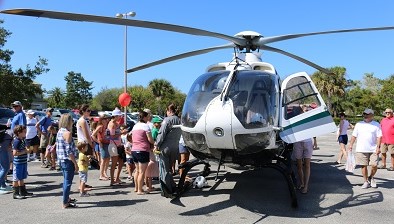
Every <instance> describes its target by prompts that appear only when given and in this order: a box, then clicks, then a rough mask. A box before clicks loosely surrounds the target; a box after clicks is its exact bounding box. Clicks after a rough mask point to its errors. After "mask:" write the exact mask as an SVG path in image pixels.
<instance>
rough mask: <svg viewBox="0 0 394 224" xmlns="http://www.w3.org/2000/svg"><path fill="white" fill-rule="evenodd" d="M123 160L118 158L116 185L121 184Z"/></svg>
mask: <svg viewBox="0 0 394 224" xmlns="http://www.w3.org/2000/svg"><path fill="white" fill-rule="evenodd" d="M123 164H124V162H123V159H121V158H118V169H117V170H116V176H115V182H116V183H120V182H121V181H120V173H121V172H122V168H123Z"/></svg>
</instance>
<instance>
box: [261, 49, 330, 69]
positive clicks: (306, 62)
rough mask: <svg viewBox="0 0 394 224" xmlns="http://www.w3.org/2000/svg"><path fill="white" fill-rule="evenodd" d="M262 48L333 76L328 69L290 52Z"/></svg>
mask: <svg viewBox="0 0 394 224" xmlns="http://www.w3.org/2000/svg"><path fill="white" fill-rule="evenodd" d="M261 48H262V49H263V50H267V51H272V52H276V53H279V54H283V55H286V56H288V57H291V58H294V59H296V60H298V61H300V62H302V63H305V64H307V65H309V66H311V67H313V68H316V69H317V70H319V71H321V72H324V73H326V74H333V73H332V72H331V71H329V70H327V69H325V68H323V67H321V66H319V65H317V64H315V63H313V62H311V61H308V60H306V59H304V58H301V57H299V56H297V55H294V54H292V53H289V52H286V51H283V50H280V49H278V48H274V47H269V46H266V45H264V46H262V47H261Z"/></svg>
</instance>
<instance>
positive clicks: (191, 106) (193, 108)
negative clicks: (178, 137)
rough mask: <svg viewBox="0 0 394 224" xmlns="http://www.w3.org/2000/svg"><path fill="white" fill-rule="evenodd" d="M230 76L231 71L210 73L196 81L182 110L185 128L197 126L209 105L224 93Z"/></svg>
mask: <svg viewBox="0 0 394 224" xmlns="http://www.w3.org/2000/svg"><path fill="white" fill-rule="evenodd" d="M229 74H230V71H216V72H209V73H205V74H203V75H201V76H200V77H199V78H198V79H197V80H196V81H194V83H193V85H192V87H191V88H190V91H189V93H188V95H187V97H186V101H185V104H184V105H183V109H182V123H183V125H184V126H186V127H191V128H192V127H194V126H195V125H196V123H197V121H198V119H200V117H201V115H202V114H203V113H204V111H205V108H206V107H207V105H208V103H209V102H210V101H211V100H212V99H213V98H215V97H216V96H218V95H219V94H220V93H221V92H222V90H223V87H224V84H225V82H226V79H227V76H228V75H229Z"/></svg>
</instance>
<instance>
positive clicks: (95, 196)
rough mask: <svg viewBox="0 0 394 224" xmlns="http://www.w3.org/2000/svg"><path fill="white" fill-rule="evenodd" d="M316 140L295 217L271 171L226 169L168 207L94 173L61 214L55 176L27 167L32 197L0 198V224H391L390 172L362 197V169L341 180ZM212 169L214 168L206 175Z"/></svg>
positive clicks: (329, 153) (332, 151) (330, 142)
mask: <svg viewBox="0 0 394 224" xmlns="http://www.w3.org/2000/svg"><path fill="white" fill-rule="evenodd" d="M317 140H318V145H319V147H320V149H319V150H315V151H314V156H313V158H312V174H311V184H310V190H309V193H308V194H306V195H303V194H300V193H298V194H297V196H298V203H299V207H298V208H297V209H294V208H291V206H290V197H289V193H288V190H287V185H286V182H285V180H284V179H283V177H282V176H281V175H280V174H279V173H278V172H277V171H275V170H273V169H268V168H267V169H263V170H254V171H238V170H234V169H231V168H229V167H228V166H226V167H225V168H222V169H221V171H220V174H219V180H218V181H217V182H215V181H214V174H211V175H210V176H209V177H208V183H209V187H207V188H204V189H191V190H189V191H188V192H186V193H185V194H184V196H183V197H182V198H180V199H175V200H172V201H171V200H170V199H167V198H163V197H161V196H160V193H159V192H154V193H151V194H146V195H136V194H135V193H134V192H132V191H133V188H132V185H131V183H130V182H127V183H125V184H123V185H122V186H116V187H110V186H109V182H106V181H99V180H98V171H97V170H90V171H89V180H88V183H89V184H90V185H93V186H94V189H93V190H92V191H91V194H92V196H91V197H88V198H79V196H78V193H77V188H78V186H77V185H76V184H75V183H78V181H79V180H78V176H75V178H74V184H73V187H72V191H73V194H72V195H71V196H72V197H74V198H77V199H78V200H79V201H78V203H77V204H78V206H79V208H75V209H68V210H64V209H62V206H61V184H62V175H61V173H60V172H56V171H48V170H46V169H43V168H40V163H37V162H31V163H29V172H30V177H29V178H28V179H27V181H26V182H27V187H28V189H30V190H31V192H34V194H35V195H34V197H33V198H28V199H25V200H14V199H12V195H11V194H6V195H0V206H1V208H2V209H1V223H17V222H18V223H53V222H56V223H76V222H84V223H133V222H138V223H167V222H171V223H260V222H261V223H263V222H270V223H274V222H275V223H279V222H280V223H318V222H319V223H340V222H341V223H356V222H364V223H372V222H378V223H389V222H391V217H392V215H391V212H392V204H393V203H394V195H393V193H392V189H393V187H394V172H390V171H387V170H378V173H377V176H376V177H377V178H376V180H377V183H378V188H377V189H373V188H369V189H361V184H362V177H361V171H360V169H359V168H357V169H356V171H355V173H354V174H352V173H347V172H346V171H345V170H344V165H337V164H336V163H335V161H336V155H337V152H338V146H337V142H336V141H335V134H328V135H325V136H322V137H318V138H317ZM215 169H216V166H215V165H214V164H212V170H215ZM195 171H196V170H195ZM124 177H126V175H125V174H124ZM124 181H126V179H124ZM155 187H158V185H157V183H156V185H155Z"/></svg>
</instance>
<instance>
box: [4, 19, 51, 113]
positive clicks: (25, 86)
mask: <svg viewBox="0 0 394 224" xmlns="http://www.w3.org/2000/svg"><path fill="white" fill-rule="evenodd" d="M2 23H3V21H2V20H0V24H2ZM10 36H11V32H9V31H8V30H6V29H4V28H3V27H0V80H1V85H0V96H1V97H0V104H4V105H10V104H11V103H12V102H13V101H15V100H20V101H22V102H23V103H24V104H27V106H29V104H30V103H31V102H32V101H33V98H35V97H36V96H37V95H42V93H43V91H42V89H41V86H40V85H38V84H37V83H35V82H34V79H35V78H36V77H37V76H38V75H41V74H43V73H46V72H48V71H49V69H48V68H47V67H46V66H47V65H48V64H47V60H46V59H44V58H41V57H39V59H38V61H37V62H36V64H35V66H34V67H33V68H31V67H30V65H26V68H25V69H24V70H23V69H21V68H19V69H17V70H15V71H13V68H12V66H11V65H10V64H9V63H10V61H11V57H12V55H13V54H14V52H13V51H11V50H8V49H4V45H5V43H6V42H7V39H8V38H9V37H10Z"/></svg>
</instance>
